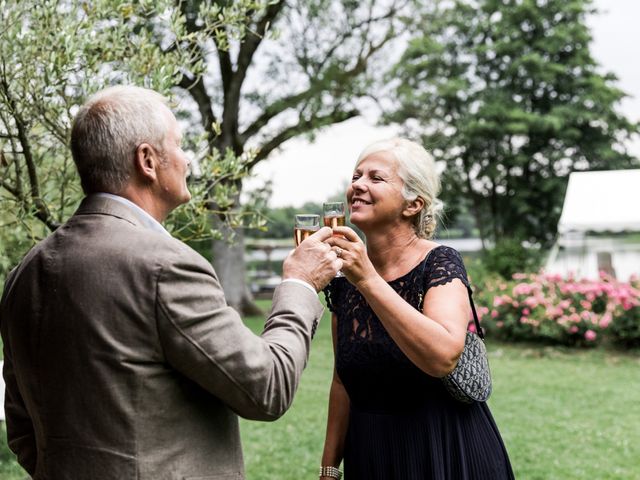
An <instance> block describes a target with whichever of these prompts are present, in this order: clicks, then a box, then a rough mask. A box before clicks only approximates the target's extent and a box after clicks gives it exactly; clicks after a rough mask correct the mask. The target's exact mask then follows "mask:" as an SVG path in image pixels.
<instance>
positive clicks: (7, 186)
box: [0, 180, 20, 199]
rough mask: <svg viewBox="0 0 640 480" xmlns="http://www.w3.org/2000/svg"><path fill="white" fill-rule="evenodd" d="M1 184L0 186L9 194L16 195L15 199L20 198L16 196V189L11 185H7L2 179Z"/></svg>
mask: <svg viewBox="0 0 640 480" xmlns="http://www.w3.org/2000/svg"><path fill="white" fill-rule="evenodd" d="M0 185H1V186H2V188H4V189H5V190H6V191H7V192H9V193H10V194H11V195H13V196H14V197H16V198H17V199H20V197H19V196H18V191H17V190H16V189H15V188H14V187H12V186H11V185H9V184H8V183H7V182H5V181H4V180H3V181H2V183H1V184H0Z"/></svg>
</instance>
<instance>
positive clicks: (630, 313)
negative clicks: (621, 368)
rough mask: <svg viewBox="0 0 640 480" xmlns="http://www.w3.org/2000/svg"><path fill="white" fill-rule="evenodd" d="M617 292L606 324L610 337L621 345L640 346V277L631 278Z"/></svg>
mask: <svg viewBox="0 0 640 480" xmlns="http://www.w3.org/2000/svg"><path fill="white" fill-rule="evenodd" d="M617 294H618V297H617V299H616V300H617V302H616V305H615V308H614V309H613V312H612V316H611V322H610V324H609V325H608V332H609V334H610V336H611V339H612V340H613V342H615V343H616V344H618V345H620V346H623V347H627V348H637V347H640V278H638V277H635V278H632V279H631V281H630V282H629V283H628V284H626V285H624V286H623V287H622V288H620V289H619V290H618V292H617Z"/></svg>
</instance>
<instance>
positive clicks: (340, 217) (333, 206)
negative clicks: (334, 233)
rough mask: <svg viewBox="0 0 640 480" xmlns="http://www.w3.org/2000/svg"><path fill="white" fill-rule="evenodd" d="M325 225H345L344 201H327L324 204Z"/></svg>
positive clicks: (333, 226)
mask: <svg viewBox="0 0 640 480" xmlns="http://www.w3.org/2000/svg"><path fill="white" fill-rule="evenodd" d="M322 212H323V214H324V226H325V227H331V228H335V227H344V224H345V214H344V202H327V203H323V204H322Z"/></svg>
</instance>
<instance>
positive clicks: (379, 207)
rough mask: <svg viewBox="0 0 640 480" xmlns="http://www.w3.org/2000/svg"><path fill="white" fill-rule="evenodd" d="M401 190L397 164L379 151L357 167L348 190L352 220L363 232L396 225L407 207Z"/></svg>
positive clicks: (401, 183) (348, 202)
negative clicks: (373, 228) (379, 226)
mask: <svg viewBox="0 0 640 480" xmlns="http://www.w3.org/2000/svg"><path fill="white" fill-rule="evenodd" d="M402 187H403V181H402V179H401V178H400V176H399V175H398V162H397V161H396V160H395V159H394V158H393V156H392V155H391V154H390V153H388V152H376V153H372V154H371V155H369V156H367V157H365V158H364V159H363V160H362V161H361V162H360V163H359V164H358V165H356V168H355V170H354V172H353V177H352V179H351V184H350V185H349V186H348V187H347V204H348V206H349V213H350V216H349V220H350V221H351V222H352V223H353V224H354V225H357V226H358V227H359V228H361V229H363V230H366V229H367V227H368V226H373V225H384V224H389V223H393V222H397V221H398V220H399V219H400V218H401V217H402V211H403V210H404V208H405V206H406V201H405V199H404V197H403V196H402Z"/></svg>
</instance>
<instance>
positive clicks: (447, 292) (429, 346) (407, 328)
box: [329, 227, 470, 377]
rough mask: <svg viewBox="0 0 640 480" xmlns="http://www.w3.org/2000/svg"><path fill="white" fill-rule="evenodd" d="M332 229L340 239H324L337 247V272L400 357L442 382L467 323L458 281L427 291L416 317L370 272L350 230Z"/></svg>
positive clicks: (466, 307) (464, 297)
mask: <svg viewBox="0 0 640 480" xmlns="http://www.w3.org/2000/svg"><path fill="white" fill-rule="evenodd" d="M335 230H336V232H338V233H340V234H342V235H344V236H345V238H344V239H343V238H339V237H335V236H334V237H332V238H331V239H330V240H329V243H332V244H333V245H337V246H339V247H340V248H342V252H341V258H342V260H343V265H342V271H343V272H344V274H345V275H346V276H347V279H348V280H349V281H350V282H351V283H352V284H353V285H354V286H355V287H356V288H357V289H358V290H359V291H360V293H361V294H362V295H363V296H364V297H365V299H366V300H367V303H368V304H369V306H370V307H371V309H372V310H373V311H374V312H375V314H376V315H377V316H378V318H379V319H380V321H381V322H382V324H383V325H384V327H385V329H386V330H387V332H389V335H390V336H391V338H393V340H394V341H395V342H396V344H397V345H398V347H400V349H401V350H402V352H403V353H404V354H405V355H406V356H407V357H408V358H409V359H410V360H411V361H412V362H413V363H414V364H415V365H416V366H417V367H418V368H420V369H421V370H422V371H424V372H425V373H427V374H429V375H432V376H434V377H444V376H445V375H447V374H448V373H449V372H451V371H452V370H453V369H454V367H455V366H456V363H457V361H458V358H459V357H460V354H461V353H462V350H463V349H464V341H465V335H466V331H467V324H468V322H469V308H470V306H469V297H468V293H467V289H466V287H465V285H464V284H463V283H462V281H461V280H459V279H454V280H452V281H451V282H450V283H447V284H445V285H440V286H437V287H431V288H430V289H429V290H428V291H427V294H426V296H425V298H424V308H423V311H422V312H419V311H418V310H416V309H415V308H414V307H413V306H411V305H410V304H409V303H407V302H406V301H405V300H404V299H403V298H402V297H401V296H400V295H398V293H396V291H395V290H394V289H393V288H392V287H391V286H390V285H389V284H388V283H387V282H386V281H385V280H384V279H383V278H382V277H381V276H380V275H379V274H378V272H376V270H375V268H374V267H373V265H372V264H371V261H370V260H369V257H368V256H367V251H366V247H365V245H364V243H362V240H360V238H359V237H358V236H357V235H356V233H355V232H354V231H353V230H351V229H349V228H347V227H339V228H337V229H335Z"/></svg>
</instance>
